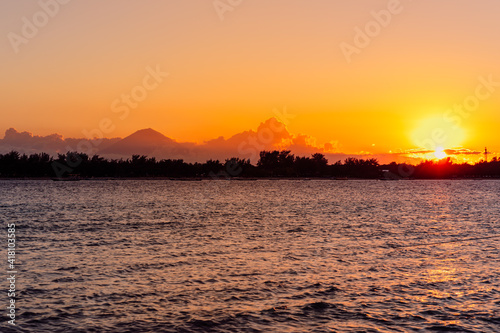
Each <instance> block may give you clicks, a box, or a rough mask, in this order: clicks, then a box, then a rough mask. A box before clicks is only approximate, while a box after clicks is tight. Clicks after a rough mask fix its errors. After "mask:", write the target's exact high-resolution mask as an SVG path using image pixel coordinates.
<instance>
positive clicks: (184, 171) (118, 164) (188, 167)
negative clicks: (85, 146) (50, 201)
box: [0, 150, 500, 179]
mask: <svg viewBox="0 0 500 333" xmlns="http://www.w3.org/2000/svg"><path fill="white" fill-rule="evenodd" d="M76 176H77V177H81V178H92V177H111V178H127V177H171V178H193V177H212V178H214V177H217V178H221V177H226V178H227V177H252V178H254V177H255V178H259V177H267V178H269V177H271V178H274V177H291V178H293V177H337V178H344V177H347V178H365V179H376V178H382V179H401V178H416V179H438V178H478V177H495V178H496V177H500V161H499V160H497V159H496V158H494V159H493V160H492V161H490V162H480V163H477V164H474V165H471V164H454V163H452V161H451V159H449V158H448V159H443V160H440V161H425V162H422V163H420V164H419V165H416V166H413V165H409V164H398V163H395V162H393V163H391V164H386V165H380V164H379V162H378V161H377V160H376V159H358V158H352V157H350V158H347V159H346V160H344V161H338V162H336V163H334V164H328V160H327V159H326V158H325V156H324V155H323V154H319V153H318V154H313V155H312V156H311V157H303V156H295V155H293V154H291V152H290V151H288V150H282V151H277V150H275V151H262V152H260V158H259V161H258V162H257V164H256V165H253V164H251V163H250V160H245V159H240V158H230V159H226V160H225V161H223V162H221V161H219V160H208V161H206V162H205V163H186V162H184V161H183V160H181V159H174V160H172V159H162V160H157V159H156V158H154V157H147V156H144V155H143V156H141V155H133V156H132V157H131V158H128V159H119V160H117V159H105V158H103V157H101V156H99V155H94V156H88V155H86V154H84V153H78V152H68V153H66V154H58V156H57V157H55V158H54V157H52V156H50V155H48V154H46V153H40V154H31V155H26V154H22V155H21V154H20V153H18V152H16V151H11V152H9V153H7V154H0V177H3V178H22V177H49V178H66V177H76Z"/></svg>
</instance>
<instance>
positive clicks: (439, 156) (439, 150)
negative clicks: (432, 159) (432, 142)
mask: <svg viewBox="0 0 500 333" xmlns="http://www.w3.org/2000/svg"><path fill="white" fill-rule="evenodd" d="M434 156H436V158H437V159H443V158H445V157H446V156H448V154H446V152H445V151H444V148H443V147H436V150H435V151H434Z"/></svg>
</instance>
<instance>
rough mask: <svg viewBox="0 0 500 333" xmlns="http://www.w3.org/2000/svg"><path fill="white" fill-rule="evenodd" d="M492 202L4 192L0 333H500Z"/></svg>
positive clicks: (491, 195) (422, 185) (349, 184)
mask: <svg viewBox="0 0 500 333" xmlns="http://www.w3.org/2000/svg"><path fill="white" fill-rule="evenodd" d="M499 198H500V181H495V180H482V181H477V180H476V181H473V180H463V181H462V180H455V181H447V180H440V181H385V182H384V181H372V180H369V181H357V180H349V181H339V180H337V181H335V180H311V181H301V180H296V181H295V180H258V181H227V180H210V181H208V180H204V181H193V182H191V181H169V180H161V181H160V180H159V181H146V180H144V181H137V180H108V181H80V182H53V181H0V213H1V214H0V216H1V219H2V223H3V225H4V226H5V227H4V232H2V236H1V238H0V239H1V240H2V243H3V244H4V245H5V244H6V237H5V236H6V225H7V223H15V224H16V235H17V261H16V264H17V265H18V266H17V268H18V270H19V272H18V275H17V279H16V289H17V293H18V298H17V302H16V305H17V307H18V309H17V313H16V315H17V317H16V323H17V326H16V327H15V328H13V327H12V326H11V325H9V324H8V323H7V319H8V318H7V317H6V311H5V310H3V313H2V319H1V321H0V331H1V332H51V333H52V332H422V331H438V332H446V331H454V332H455V331H459V332H499V331H500V238H498V237H495V235H500V225H499V222H500V204H499ZM471 239H475V240H471ZM4 248H5V246H4ZM2 253H4V257H6V256H7V255H6V252H5V251H3V252H2ZM1 262H4V265H3V267H0V269H1V270H2V276H5V275H4V274H5V272H6V270H7V267H6V266H7V264H6V258H2V261H1ZM2 280H3V281H4V282H3V284H2V285H3V286H4V288H3V289H5V291H2V292H1V294H2V297H0V300H1V301H2V302H3V304H2V305H1V306H2V309H5V307H6V306H7V298H6V290H7V287H8V285H7V283H6V282H5V281H6V280H5V279H4V278H2Z"/></svg>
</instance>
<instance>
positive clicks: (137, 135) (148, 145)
mask: <svg viewBox="0 0 500 333" xmlns="http://www.w3.org/2000/svg"><path fill="white" fill-rule="evenodd" d="M178 148H180V144H179V143H177V142H176V141H175V140H173V139H171V138H169V137H166V136H165V135H163V134H161V133H160V132H157V131H155V130H154V129H152V128H146V129H142V130H138V131H137V132H134V133H132V134H130V135H129V136H127V137H125V138H123V139H121V140H120V141H118V142H116V143H115V144H113V145H111V146H109V147H107V148H105V149H102V150H100V151H99V153H100V154H117V155H128V156H130V155H151V154H153V153H154V152H155V151H158V150H165V149H169V150H171V149H178Z"/></svg>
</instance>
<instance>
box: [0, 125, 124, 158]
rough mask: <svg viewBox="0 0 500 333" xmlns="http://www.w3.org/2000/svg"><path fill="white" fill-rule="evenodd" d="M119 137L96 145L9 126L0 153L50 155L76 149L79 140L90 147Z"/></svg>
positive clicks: (111, 141)
mask: <svg viewBox="0 0 500 333" xmlns="http://www.w3.org/2000/svg"><path fill="white" fill-rule="evenodd" d="M117 140H120V139H117V138H115V139H103V140H102V142H100V143H99V145H97V141H96V140H87V139H73V138H67V139H65V138H63V136H62V135H60V134H50V135H46V136H39V135H33V134H32V133H30V132H26V131H25V132H18V131H17V130H16V129H14V128H9V129H8V130H6V131H5V136H4V138H3V139H0V153H6V152H9V151H11V150H15V151H18V152H20V153H22V154H33V153H40V152H45V153H48V154H50V155H53V156H55V155H57V154H58V153H65V152H67V151H69V150H72V151H75V150H77V147H78V145H79V144H80V143H81V142H86V143H87V144H89V145H90V146H92V147H97V146H108V145H110V144H111V143H113V142H116V141H117Z"/></svg>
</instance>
